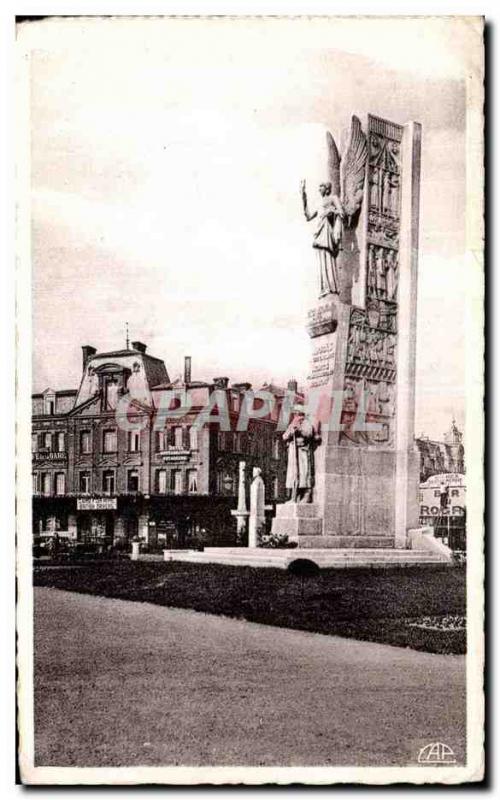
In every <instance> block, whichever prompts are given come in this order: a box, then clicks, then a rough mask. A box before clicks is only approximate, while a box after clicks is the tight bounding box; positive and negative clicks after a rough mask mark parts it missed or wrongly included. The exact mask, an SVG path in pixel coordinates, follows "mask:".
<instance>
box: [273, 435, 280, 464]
mask: <svg viewBox="0 0 500 800" xmlns="http://www.w3.org/2000/svg"><path fill="white" fill-rule="evenodd" d="M280 454H281V453H280V440H279V439H275V440H274V457H275V459H276V461H279V458H280Z"/></svg>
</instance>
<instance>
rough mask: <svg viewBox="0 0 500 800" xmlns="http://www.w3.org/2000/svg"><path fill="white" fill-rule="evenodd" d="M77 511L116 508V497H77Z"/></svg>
mask: <svg viewBox="0 0 500 800" xmlns="http://www.w3.org/2000/svg"><path fill="white" fill-rule="evenodd" d="M76 508H77V511H109V510H114V509H116V508H117V502H116V497H78V498H77V501H76Z"/></svg>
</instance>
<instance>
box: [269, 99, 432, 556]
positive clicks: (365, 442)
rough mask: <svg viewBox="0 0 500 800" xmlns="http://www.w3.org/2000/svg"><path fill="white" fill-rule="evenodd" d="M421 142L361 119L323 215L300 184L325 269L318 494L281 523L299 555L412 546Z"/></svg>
mask: <svg viewBox="0 0 500 800" xmlns="http://www.w3.org/2000/svg"><path fill="white" fill-rule="evenodd" d="M420 140H421V128H420V125H419V124H418V123H415V122H409V123H407V124H405V125H398V124H396V123H393V122H389V121H387V120H384V119H381V118H379V117H376V116H373V115H371V114H370V115H368V117H367V119H366V121H365V123H364V124H363V125H362V124H361V122H360V120H359V119H358V118H357V117H353V118H352V123H351V129H350V133H349V136H348V139H347V146H346V148H345V150H344V153H343V155H342V158H341V156H340V155H339V152H338V150H337V147H336V144H335V142H334V140H333V137H332V136H331V135H330V134H327V158H326V163H325V173H326V174H325V181H324V183H322V184H321V185H320V187H319V193H320V196H321V201H320V204H319V207H318V209H317V210H314V209H311V208H310V207H309V201H308V196H307V189H306V186H305V183H303V184H302V199H303V206H304V214H305V217H306V220H308V221H313V220H314V221H315V229H314V236H313V249H314V251H315V253H316V258H317V269H318V293H319V297H318V301H317V303H316V305H315V306H314V308H312V309H311V310H310V311H309V314H308V322H307V331H308V334H309V336H310V338H311V343H312V356H311V368H310V373H309V377H308V395H307V404H306V405H307V413H308V415H309V418H310V420H311V423H312V424H313V425H314V427H315V430H316V432H317V441H318V445H317V446H316V448H315V452H314V485H313V489H312V493H311V494H310V496H307V498H306V501H305V502H294V501H293V498H292V501H290V502H288V503H284V504H282V505H279V506H278V507H277V509H276V517H275V519H274V520H273V532H274V533H287V534H288V536H289V538H290V539H291V540H295V541H297V542H298V544H299V547H306V548H311V547H321V548H325V547H338V548H351V547H363V548H371V547H377V548H378V547H396V548H405V547H407V546H409V543H408V531H409V530H410V529H411V528H415V527H417V525H418V476H419V469H418V464H419V462H418V452H417V449H416V446H415V443H414V416H415V338H416V299H417V268H418V222H419V181H420ZM292 452H293V451H292V448H290V447H289V454H290V453H292Z"/></svg>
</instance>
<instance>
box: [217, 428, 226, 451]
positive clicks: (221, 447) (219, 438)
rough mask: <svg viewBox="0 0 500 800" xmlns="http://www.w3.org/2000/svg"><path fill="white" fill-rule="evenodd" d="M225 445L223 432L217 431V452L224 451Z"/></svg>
mask: <svg viewBox="0 0 500 800" xmlns="http://www.w3.org/2000/svg"><path fill="white" fill-rule="evenodd" d="M225 443H226V440H225V438H224V432H223V431H219V432H218V434H217V447H218V449H219V450H224V445H225Z"/></svg>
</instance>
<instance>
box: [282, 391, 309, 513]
mask: <svg viewBox="0 0 500 800" xmlns="http://www.w3.org/2000/svg"><path fill="white" fill-rule="evenodd" d="M283 440H284V441H285V442H286V443H287V445H288V463H287V470H286V488H287V489H288V490H289V491H290V501H291V502H292V503H311V502H312V490H313V487H314V448H315V446H316V444H317V436H316V431H315V430H314V427H313V425H312V423H311V422H310V421H309V420H308V419H306V415H305V413H304V409H303V407H302V406H296V407H295V414H294V417H293V419H292V421H291V423H290V425H289V426H288V428H287V429H286V431H285V433H284V434H283Z"/></svg>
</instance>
